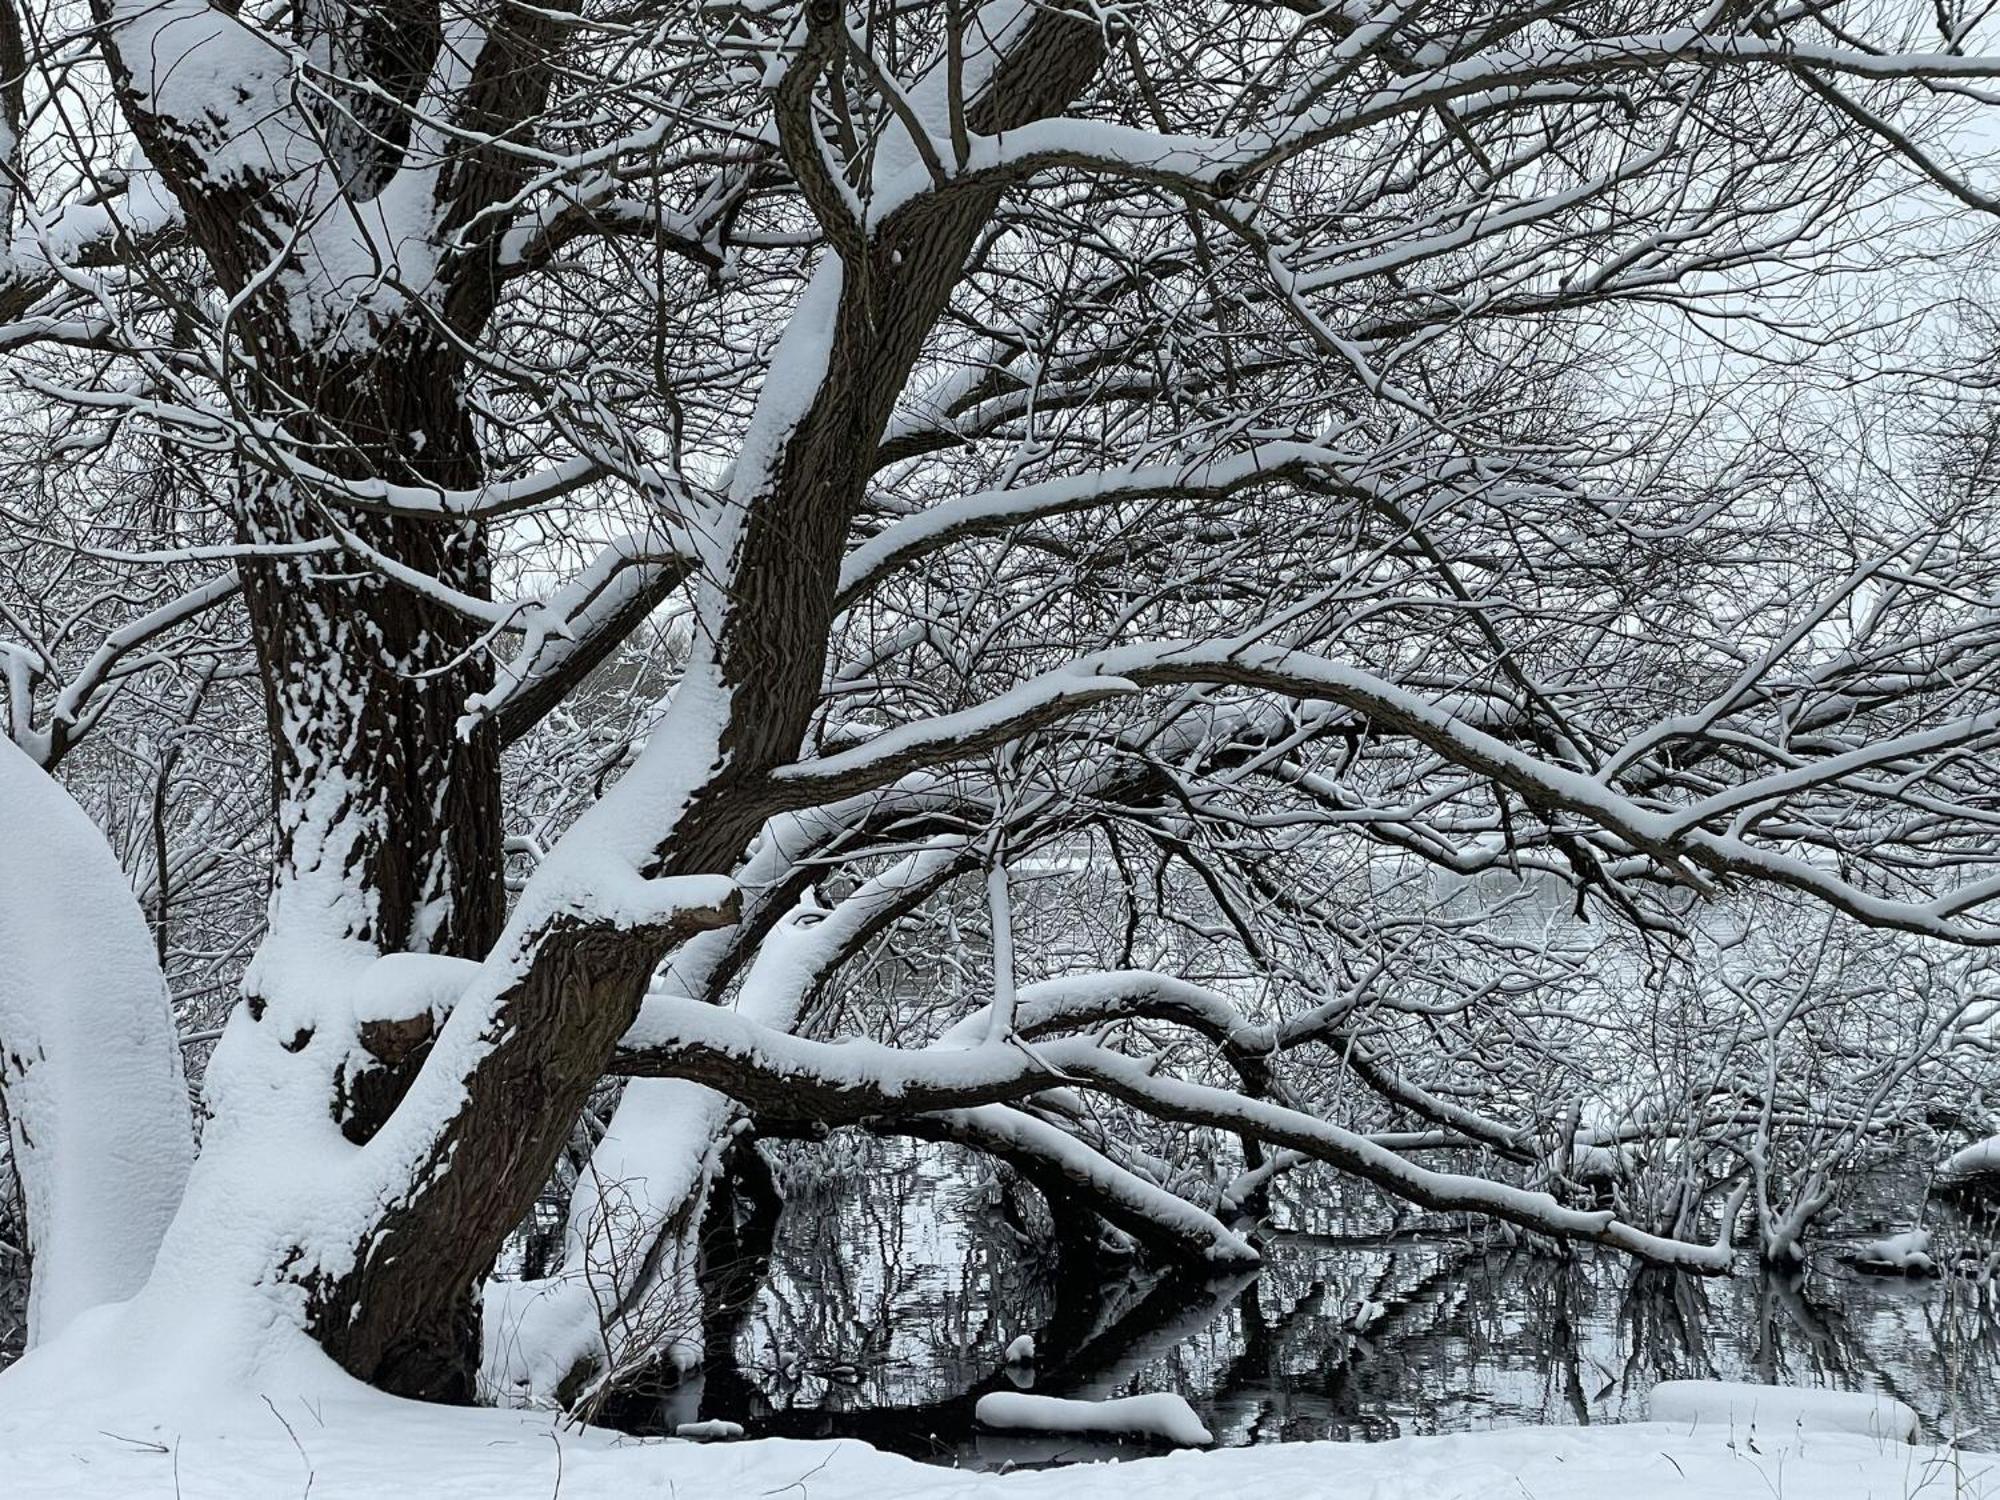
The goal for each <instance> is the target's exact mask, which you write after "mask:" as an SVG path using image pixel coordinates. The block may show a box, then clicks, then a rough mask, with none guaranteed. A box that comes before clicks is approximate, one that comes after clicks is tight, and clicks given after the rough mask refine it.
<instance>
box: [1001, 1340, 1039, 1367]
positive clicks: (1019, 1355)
mask: <svg viewBox="0 0 2000 1500" xmlns="http://www.w3.org/2000/svg"><path fill="white" fill-rule="evenodd" d="M1034 1362H1035V1336H1034V1335H1033V1334H1032V1333H1024V1334H1022V1335H1021V1336H1020V1337H1019V1338H1017V1339H1015V1340H1014V1342H1013V1343H1011V1344H1009V1345H1008V1346H1007V1363H1008V1364H1010V1365H1031V1364H1033V1363H1034Z"/></svg>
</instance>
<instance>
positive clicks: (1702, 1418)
mask: <svg viewBox="0 0 2000 1500" xmlns="http://www.w3.org/2000/svg"><path fill="white" fill-rule="evenodd" d="M1646 1414H1647V1416H1649V1417H1650V1418H1652V1420H1654V1421H1655V1422H1672V1423H1676V1424H1682V1425H1687V1426H1691V1427H1700V1426H1713V1427H1722V1428H1744V1427H1755V1428H1757V1429H1758V1430H1759V1431H1761V1432H1769V1433H1777V1432H1785V1431H1798V1432H1854V1433H1861V1434H1864V1435H1865V1436H1868V1437H1872V1438H1877V1439H1881V1438H1888V1439H1891V1440H1894V1441H1899V1442H1906V1443H1913V1442H1915V1441H1916V1439H1917V1414H1916V1413H1915V1412H1914V1411H1912V1410H1911V1409H1910V1408H1909V1407H1907V1406H1905V1405H1904V1404H1903V1403H1902V1402H1900V1401H1898V1400H1896V1399H1895V1398H1894V1397H1891V1396H1882V1395H1876V1394H1874V1393H1872V1392H1868V1391H1825V1390H1800V1389H1795V1388H1792V1387H1788V1386H1778V1385H1743V1384H1738V1383H1736V1382H1733V1381H1726V1380H1668V1381H1664V1382H1662V1383H1661V1384H1659V1385H1656V1386H1654V1387H1653V1393H1652V1395H1651V1396H1649V1397H1648V1398H1647V1402H1646Z"/></svg>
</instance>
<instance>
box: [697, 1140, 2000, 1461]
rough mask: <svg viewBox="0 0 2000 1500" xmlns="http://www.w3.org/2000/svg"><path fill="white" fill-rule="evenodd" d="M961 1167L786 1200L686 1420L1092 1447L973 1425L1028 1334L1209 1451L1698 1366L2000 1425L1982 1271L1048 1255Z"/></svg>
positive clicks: (1439, 1240) (945, 1159) (1499, 1415)
mask: <svg viewBox="0 0 2000 1500" xmlns="http://www.w3.org/2000/svg"><path fill="white" fill-rule="evenodd" d="M966 1160H969V1158H964V1157H961V1156H956V1155H954V1154H953V1153H949V1152H946V1153H939V1152H936V1151H933V1150H929V1149H920V1148H911V1147H907V1146H902V1145H891V1146H884V1147H882V1148H880V1150H879V1152H876V1153H870V1154H868V1155H866V1156H864V1157H863V1159H862V1166H861V1167H860V1168H859V1169H858V1170H857V1171H855V1172H853V1173H851V1174H850V1175H847V1176H845V1177H842V1178H839V1179H836V1180H832V1181H827V1182H822V1183H819V1184H816V1185H810V1186H806V1187H802V1188H798V1189H795V1190H794V1191H793V1193H792V1195H791V1198H790V1200H789V1202H788V1203H787V1204H786V1208H785V1212H784V1216H783V1221H782V1224H781V1225H780V1226H779V1232H778V1234H777V1236H776V1240H775V1243H774V1245H773V1247H772V1253H771V1259H770V1271H771V1274H770V1277H769V1280H768V1282H767V1283H765V1284H764V1285H763V1286H761V1287H760V1288H756V1289H755V1290H754V1292H753V1294H750V1295H743V1294H740V1293H739V1295H738V1296H737V1299H736V1303H735V1308H734V1310H733V1311H732V1312H730V1314H729V1316H728V1317H726V1318H723V1319H722V1320H721V1321H719V1322H717V1321H712V1322H711V1327H710V1342H709V1348H710V1351H711V1364H710V1369H709V1370H708V1372H707V1374H706V1377H705V1384H704V1385H703V1386H702V1387H701V1388H700V1390H699V1396H700V1405H701V1408H702V1414H703V1415H707V1416H725V1417H731V1418H734V1419H735V1420H739V1421H744V1422H746V1424H748V1425H749V1426H750V1427H751V1429H752V1430H753V1431H755V1432H760V1433H770V1434H776V1435H788V1436H823V1435H836V1434H839V1435H851V1436H856V1437H861V1438H865V1439H867V1440H869V1441H871V1442H875V1443H878V1444H881V1445H883V1446H886V1447H893V1448H898V1449H901V1450H903V1451H906V1452H911V1453H915V1454H917V1455H919V1456H924V1457H938V1458H956V1459H959V1460H967V1459H977V1460H981V1461H988V1462H991V1461H994V1460H995V1459H996V1458H998V1457H1002V1456H1004V1457H1007V1458H1011V1459H1016V1460H1024V1461H1032V1460H1037V1459H1047V1458H1049V1457H1051V1456H1055V1455H1056V1454H1058V1453H1061V1454H1063V1455H1065V1456H1081V1453H1082V1452H1085V1451H1088V1452H1092V1453H1097V1452H1104V1451H1109V1450H1107V1449H1105V1448H1103V1447H1100V1446H1095V1445H1093V1446H1090V1447H1089V1448H1087V1449H1085V1448H1084V1447H1083V1445H1080V1444H1079V1443H1078V1442H1077V1440H1075V1439H1061V1440H1056V1439H1051V1440H1048V1441H1047V1442H1043V1443H1040V1444H1039V1445H1036V1444H1033V1443H1024V1442H1022V1441H1020V1440H1009V1441H1008V1442H1006V1443H1004V1444H1003V1443H998V1442H995V1441H993V1440H991V1439H978V1440H976V1441H975V1438H974V1433H973V1421H972V1409H973V1404H974V1402H975V1401H976V1399H977V1397H978V1396H979V1395H981V1394H983V1393H984V1392H986V1391H988V1390H992V1389H999V1388H1004V1387H1005V1386H1006V1385H1007V1384H1008V1380H1009V1377H1008V1376H1007V1375H1006V1374H1005V1373H1004V1372H1003V1370H1002V1368H1001V1365H1002V1357H1003V1351H1004V1350H1005V1348H1006V1346H1007V1344H1008V1342H1009V1341H1010V1340H1011V1339H1013V1338H1014V1337H1015V1336H1016V1335H1017V1334H1020V1333H1023V1332H1030V1333H1033V1334H1034V1335H1035V1337H1036V1342H1037V1345H1038V1348H1039V1350H1040V1359H1039V1361H1038V1366H1037V1370H1036V1374H1035V1388H1036V1389H1038V1390H1043V1391H1047V1392H1049V1393H1052V1394H1057V1395H1074V1396H1081V1397H1086V1398H1090V1399H1102V1398H1106V1397H1111V1396H1116V1395H1122V1394H1128V1393H1130V1392H1133V1391H1139V1390H1176V1391H1179V1392H1180V1393H1181V1394H1183V1395H1185V1396H1187V1397H1188V1399H1189V1400H1190V1401H1191V1402H1192V1403H1193V1404H1194V1405H1195V1407H1196V1408H1197V1410H1198V1411H1200V1412H1201V1414H1202V1416H1203V1418H1204V1419H1205V1420H1206V1421H1207V1422H1208V1424H1209V1425H1210V1427H1211V1428H1212V1429H1213V1430H1215V1432H1216V1435H1217V1437H1218V1439H1219V1440H1221V1441H1223V1442H1228V1443H1243V1442H1269V1441H1297V1440H1305V1439H1314V1438H1336V1439H1338V1438H1349V1439H1366V1440H1373V1439H1381V1438H1388V1437H1394V1436H1398V1435H1403V1434H1409V1433H1426V1432H1438V1431H1456V1430H1465V1429H1472V1428H1481V1427H1486V1426H1493V1425H1512V1424H1518V1423H1529V1422H1554V1423H1584V1422H1594V1421H1615V1420H1624V1421H1630V1420H1635V1419H1637V1418H1640V1417H1643V1415H1644V1397H1645V1393H1646V1391H1647V1390H1648V1389H1650V1387H1651V1386H1652V1385H1653V1384H1654V1383H1655V1382H1656V1381H1658V1380H1662V1379H1677V1378H1704V1377H1706V1378H1719V1379H1746V1380H1759V1381H1766V1382H1772V1383H1780V1384H1812V1385H1830V1386H1842V1387H1850V1388H1862V1387H1865V1388H1871V1389H1880V1390H1884V1391H1887V1392H1890V1393H1892V1394H1894V1395H1896V1396H1898V1397H1899V1398H1900V1399H1902V1400H1905V1401H1908V1402H1909V1403H1910V1404H1911V1405H1912V1406H1914V1407H1915V1408H1916V1409H1917V1410H1918V1411H1919V1412H1920V1413H1921V1414H1922V1415H1923V1416H1924V1418H1925V1420H1926V1423H1927V1425H1928V1426H1929V1428H1930V1430H1931V1431H1932V1432H1933V1433H1934V1434H1945V1435H1949V1434H1952V1433H1957V1432H1961V1431H1965V1432H1969V1431H1971V1430H1972V1429H1974V1428H1977V1427H1982V1426H1984V1427H1988V1428H1989V1429H1990V1428H1992V1427H1993V1426H1995V1425H1996V1424H2000V1316H1996V1307H1995V1303H1994V1297H1993V1291H1992V1287H1991V1286H1990V1285H1987V1286H1979V1285H1974V1284H1972V1283H1971V1282H1969V1281H1964V1280H1958V1279H1951V1278H1947V1279H1946V1280H1945V1281H1944V1282H1942V1283H1939V1282H1916V1283H1904V1282H1900V1281H1882V1280H1879V1279H1876V1278H1868V1277H1863V1276H1860V1275H1858V1274H1856V1273H1853V1272H1851V1271H1849V1270H1847V1269H1846V1268H1844V1267H1840V1266H1837V1265H1835V1264H1834V1263H1833V1262H1831V1260H1828V1261H1826V1262H1825V1263H1824V1264H1823V1266H1822V1267H1821V1268H1820V1269H1817V1270H1815V1271H1813V1272H1810V1273H1808V1274H1805V1275H1800V1274H1798V1273H1790V1274H1787V1275H1784V1276H1772V1275H1764V1276H1757V1275H1752V1274H1747V1273H1746V1274H1745V1275H1744V1276H1742V1277H1739V1278H1735V1279H1731V1280H1724V1281H1700V1280H1696V1279H1693V1278H1688V1277H1680V1276H1674V1275H1671V1274H1668V1273H1665V1272H1661V1271H1658V1270H1654V1269H1648V1268H1640V1267H1635V1266H1634V1265H1633V1264H1632V1263H1631V1262H1629V1261H1627V1260H1624V1259H1623V1258H1621V1257H1617V1256H1611V1255H1606V1256H1597V1255H1594V1254H1589V1253H1583V1254H1577V1255H1573V1256H1568V1257H1558V1256H1555V1255H1551V1254H1547V1253H1544V1252H1543V1251H1541V1250H1539V1249H1533V1248H1527V1247H1522V1246H1518V1245H1510V1244H1508V1243H1506V1242H1505V1241H1504V1240H1503V1239H1502V1238H1501V1237H1498V1236H1493V1235H1490V1234H1489V1235H1481V1236H1478V1237H1470V1236H1465V1235H1452V1234H1449V1233H1430V1234H1424V1233H1419V1232H1408V1231H1407V1226H1406V1232H1402V1233H1391V1234H1378V1235H1371V1236H1356V1235H1338V1234H1331V1235H1329V1234H1302V1233H1295V1234H1277V1235H1274V1236H1273V1237H1272V1238H1271V1240H1270V1242H1269V1244H1268V1247H1267V1248H1268V1256H1267V1261H1266V1264H1265V1266H1264V1267H1263V1269H1262V1270H1261V1272H1259V1273H1258V1274H1256V1275H1254V1276H1245V1277H1239V1278H1236V1279H1234V1280H1230V1281H1223V1282H1210V1283H1201V1282H1198V1281H1194V1280H1189V1279H1166V1280H1147V1279H1143V1278H1135V1277H1132V1276H1128V1275H1125V1274H1122V1273H1119V1272H1116V1271H1110V1272H1107V1270H1106V1268H1104V1267H1102V1266H1100V1265H1097V1264H1094V1263H1092V1262H1090V1261H1089V1260H1088V1259H1087V1258H1085V1257H1083V1256H1082V1255H1081V1253H1080V1252H1079V1251H1077V1250H1074V1249H1072V1250H1069V1251H1067V1252H1062V1253H1058V1252H1056V1251H1055V1250H1054V1249H1053V1248H1052V1245H1051V1244H1050V1241H1049V1239H1048V1237H1047V1235H1046V1233H1045V1231H1046V1230H1047V1229H1048V1227H1049V1226H1048V1225H1047V1224H1046V1223H1045V1222H1044V1221H1043V1220H1042V1217H1041V1216H1040V1215H1039V1213H1038V1212H1037V1211H1035V1210H1034V1209H1032V1208H1024V1206H1023V1205H1022V1203H1021V1202H1020V1201H1019V1200H1017V1199H1016V1198H1015V1197H1014V1196H1012V1194H1011V1193H1010V1192H1009V1190H1008V1189H1007V1188H1006V1186H1005V1180H1004V1178H996V1177H994V1176H993V1175H992V1174H991V1173H990V1172H987V1171H985V1170H983V1169H974V1170H972V1171H970V1172H966V1171H962V1170H961V1169H960V1168H959V1166H957V1165H955V1164H957V1163H962V1162H964V1161H966ZM1371 1217H1372V1215H1370V1214H1369V1213H1367V1212H1363V1213H1361V1214H1360V1215H1346V1214H1339V1213H1336V1214H1333V1215H1331V1216H1330V1217H1329V1221H1339V1222H1348V1223H1351V1222H1356V1221H1357V1218H1358V1219H1359V1220H1360V1221H1367V1220H1368V1219H1370V1218H1371ZM749 1263H752V1264H754V1263H755V1262H754V1259H753V1260H752V1261H751V1262H749ZM719 1286H720V1282H717V1283H716V1284H715V1285H714V1286H712V1287H711V1290H712V1291H715V1290H717V1289H718V1287H719ZM723 1300H725V1301H726V1300H727V1299H726V1298H725V1299H723ZM732 1327H733V1329H734V1335H733V1337H732V1336H731V1328H732ZM808 1351H810V1352H809V1353H808ZM732 1354H733V1356H734V1360H733V1361H732V1358H731V1355H732ZM690 1394H691V1395H692V1394H693V1393H690ZM693 1414H694V1413H693V1410H692V1409H691V1406H690V1407H688V1408H686V1409H684V1410H683V1412H682V1413H681V1415H683V1416H692V1415H693Z"/></svg>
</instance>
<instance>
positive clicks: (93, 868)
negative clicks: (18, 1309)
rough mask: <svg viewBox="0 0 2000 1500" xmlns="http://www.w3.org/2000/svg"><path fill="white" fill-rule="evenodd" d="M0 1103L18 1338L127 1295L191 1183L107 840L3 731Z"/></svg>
mask: <svg viewBox="0 0 2000 1500" xmlns="http://www.w3.org/2000/svg"><path fill="white" fill-rule="evenodd" d="M0 829H4V832H5V836H4V837H0V1098H4V1099H5V1101H6V1105H7V1115H8V1123H9V1126H10V1132H11V1135H12V1143H13V1151H14V1161H15V1164H16V1166H17V1168H18V1170H19V1172H20V1178H21V1184H22V1189H23V1192H24V1195H25V1197H26V1201H27V1209H28V1234H29V1247H30V1250H31V1251H32V1254H33V1256H34V1279H33V1281H32V1283H31V1285H30V1289H29V1302H28V1340H29V1343H30V1345H31V1346H32V1345H34V1344H38V1343H41V1342H42V1341H44V1340H46V1339H48V1338H49V1337H51V1336H52V1335H53V1334H55V1333H56V1332H58V1331H59V1330H61V1329H62V1328H63V1327H64V1326H65V1325H67V1324H68V1323H69V1322H70V1321H71V1320H72V1319H73V1318H75V1317H76V1315H77V1314H78V1313H81V1312H83V1311H84V1310H86V1309H88V1308H91V1307H95V1306H97V1305H98V1304H100V1303H104V1302H114V1301H118V1300H120V1299H122V1298H126V1297H130V1296H131V1295H132V1294H133V1293H134V1292H136V1291H137V1290H138V1289H139V1287H140V1286H141V1284H143V1283H144V1281H145V1279H146V1275H147V1273H148V1271H149V1270H150V1269H151V1268H152V1264H153V1256H154V1253H155V1252H156V1251H157V1250H158V1248H159V1244H160V1237H161V1235H162V1234H163V1233H164V1232H165V1230H166V1227H167V1222H168V1220H169V1219H171V1218H172V1217H173V1213H174V1209H175V1207H176V1205H177V1204H179V1202H180V1199H181V1191H182V1188H183V1187H184V1186H185V1184H186V1182H187V1175H188V1164H189V1161H190V1160H191V1159H192V1157H193V1153H194V1132H193V1124H192V1121H191V1119H190V1116H189V1110H188V1097H187V1086H186V1083H185V1081H184V1079H183V1077H182V1074H181V1062H180V1046H179V1043H178V1042H177V1040H176V1038H175V1035H174V1022H173V1015H172V1012H171V1010H170V1009H169V1006H168V1001H167V987H166V982H165V980H163V979H162V978H161V976H160V968H159V964H158V963H157V961H156V960H155V957H154V951H153V938H152V934H151V933H150V932H149V931H148V930H147V927H146V919H145V917H144V916H143V915H141V913H140V911H139V903H138V902H137V900H135V899H134V897H133V895H132V889H131V887H130V885H128V884H127V883H126V879H125V873H124V871H123V870H121V869H120V868H119V866H118V861H117V859H116V858H114V857H113V855H112V853H111V849H110V846H109V845H107V844H106V843H105V841H104V836H103V835H102V834H101V833H99V832H98V830H97V826H96V825H95V824H94V823H92V822H91V821H90V819H89V817H87V816H86V815H85V813H84V811H83V809H82V808H80V807H78V806H77V805H76V803H75V802H73V801H71V800H70V798H69V795H68V794H67V793H66V792H64V791H63V789H62V788H61V787H60V786H58V785H57V784H56V783H55V782H54V781H52V780H51V779H50V778H49V776H48V775H47V773H45V772H44V771H43V770H42V769H41V767H39V766H37V765H36V764H35V763H34V762H33V761H31V760H30V759H29V758H28V757H27V756H26V755H25V754H24V753H22V751H21V750H20V749H19V748H18V747H17V746H16V745H15V744H14V743H13V741H11V740H8V739H4V738H0Z"/></svg>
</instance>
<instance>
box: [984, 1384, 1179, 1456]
mask: <svg viewBox="0 0 2000 1500" xmlns="http://www.w3.org/2000/svg"><path fill="white" fill-rule="evenodd" d="M973 1415H974V1416H975V1417H977V1418H978V1421H979V1425H980V1426H981V1427H990V1428H993V1429H995V1430H996V1431H1002V1432H1096V1433H1110V1434H1115V1435H1117V1436H1119V1437H1139V1438H1156V1439H1158V1440H1159V1441H1161V1442H1167V1443H1177V1444H1179V1445H1181V1446H1182V1447H1189V1448H1201V1447H1206V1446H1207V1445H1208V1444H1210V1443H1212V1442H1214V1441H1215V1435H1214V1434H1213V1433H1211V1432H1210V1431H1209V1430H1208V1429H1207V1428H1206V1427H1204V1426H1202V1424H1201V1418H1200V1417H1197V1416H1196V1415H1195V1414H1194V1408H1193V1407H1192V1406H1189V1405H1188V1404H1187V1401H1186V1400H1185V1399H1184V1398H1182V1397H1180V1396H1176V1395H1173V1394H1171V1393H1169V1392H1155V1393H1153V1394H1150V1395H1145V1396H1121V1397H1119V1398H1118V1399H1117V1400H1115V1401H1072V1400H1068V1399H1066V1398H1064V1397H1062V1396H1031V1395H1028V1394H1027V1393H1025V1392H1023V1391H994V1392H993V1393H991V1394H990V1395H985V1396H981V1397H980V1398H979V1404H978V1405H977V1406H976V1407H974V1408H973Z"/></svg>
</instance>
